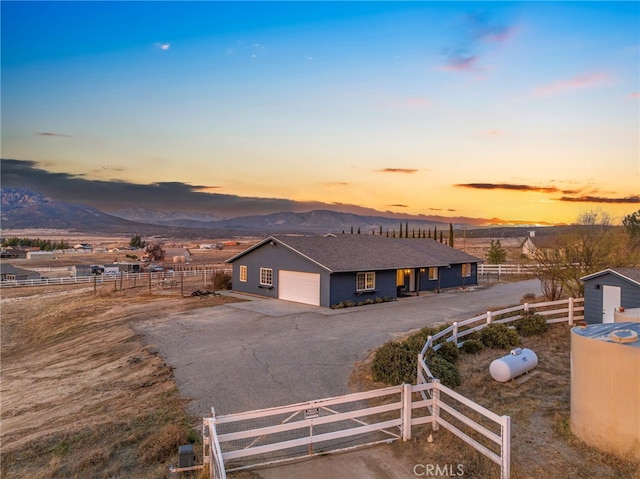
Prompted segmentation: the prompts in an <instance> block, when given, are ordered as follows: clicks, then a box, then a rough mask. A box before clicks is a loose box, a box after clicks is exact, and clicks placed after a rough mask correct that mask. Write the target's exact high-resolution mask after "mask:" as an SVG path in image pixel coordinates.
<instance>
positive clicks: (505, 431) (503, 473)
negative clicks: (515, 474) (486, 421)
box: [500, 416, 511, 479]
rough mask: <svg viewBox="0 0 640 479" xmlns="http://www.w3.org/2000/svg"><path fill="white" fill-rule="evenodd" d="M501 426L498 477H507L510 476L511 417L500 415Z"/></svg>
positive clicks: (507, 478)
mask: <svg viewBox="0 0 640 479" xmlns="http://www.w3.org/2000/svg"><path fill="white" fill-rule="evenodd" d="M501 426H502V427H501V428H500V429H501V436H502V445H501V447H500V449H501V451H500V456H501V458H502V464H501V467H500V479H509V478H510V477H511V418H510V417H509V416H502V424H501Z"/></svg>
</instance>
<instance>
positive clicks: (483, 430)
mask: <svg viewBox="0 0 640 479" xmlns="http://www.w3.org/2000/svg"><path fill="white" fill-rule="evenodd" d="M425 391H428V392H429V395H430V398H429V399H424V398H422V397H421V396H420V395H418V394H416V393H424V392H425ZM445 398H447V400H445ZM454 403H455V404H458V408H459V405H463V406H466V407H468V408H470V409H471V410H472V411H474V412H476V413H478V414H481V415H483V416H484V417H485V418H488V419H489V420H491V421H493V422H494V423H495V424H497V428H498V429H499V430H498V431H497V432H496V431H492V430H490V429H489V428H488V427H485V426H483V425H480V424H478V423H477V422H475V421H473V420H472V419H470V418H469V417H468V416H467V415H465V414H463V413H462V412H460V411H458V410H457V408H456V406H454ZM449 416H450V417H453V418H455V419H458V420H459V421H462V422H463V423H464V424H466V425H468V426H470V427H471V428H473V430H475V431H476V432H478V433H479V434H481V435H483V436H485V437H488V438H489V439H490V440H491V441H492V442H493V443H494V444H496V446H495V447H494V448H493V449H494V450H492V449H489V448H486V451H487V453H488V454H490V457H491V458H492V459H493V460H494V461H497V462H498V463H499V464H500V463H501V462H503V461H504V460H505V457H507V456H505V452H504V447H503V446H502V445H503V444H505V442H506V443H508V442H509V439H508V435H509V433H510V431H509V417H508V416H498V415H497V414H495V413H493V412H491V411H490V410H488V409H486V408H484V407H482V406H480V405H479V404H476V403H474V402H473V401H471V400H469V399H467V398H465V397H464V396H462V395H460V394H458V393H456V392H455V391H453V390H452V389H449V388H448V387H446V386H444V385H442V384H441V383H440V381H438V380H437V379H436V380H434V381H432V382H429V383H424V384H418V385H415V386H412V385H410V384H402V385H399V386H392V387H388V388H383V389H376V390H373V391H366V392H361V393H353V394H347V395H344V396H338V397H333V398H327V399H320V400H316V401H308V402H304V403H298V404H292V405H288V406H282V407H274V408H268V409H260V410H255V411H249V412H244V413H239V414H229V415H224V416H216V415H215V412H214V411H213V410H212V417H211V418H204V425H205V439H204V441H203V444H204V451H205V457H206V458H205V461H204V462H205V463H208V464H209V466H210V468H209V475H210V477H211V478H212V479H221V478H222V479H224V478H226V472H230V471H236V470H240V469H247V468H251V467H256V466H265V465H271V464H275V463H280V462H285V461H291V460H295V459H299V458H301V457H305V456H315V455H318V454H328V453H335V452H339V451H345V450H350V449H354V448H359V447H364V446H370V445H373V444H378V443H389V442H393V441H396V440H398V439H402V440H405V441H406V440H408V439H410V438H411V434H412V428H413V427H416V426H419V425H423V424H431V425H432V427H433V428H434V430H435V429H438V427H439V426H443V427H444V428H446V429H448V430H450V431H451V432H452V433H453V434H455V435H457V436H458V437H461V434H462V435H463V436H462V437H465V436H464V433H462V432H461V431H460V429H458V428H457V427H456V426H454V424H453V422H454V421H452V420H451V419H450V417H449ZM265 424H267V425H265ZM494 429H496V427H494ZM471 440H472V441H474V440H473V439H471ZM347 444H348V446H347ZM478 447H484V446H482V445H481V444H479V443H478ZM496 448H497V449H496ZM507 452H508V448H507ZM225 465H226V467H225Z"/></svg>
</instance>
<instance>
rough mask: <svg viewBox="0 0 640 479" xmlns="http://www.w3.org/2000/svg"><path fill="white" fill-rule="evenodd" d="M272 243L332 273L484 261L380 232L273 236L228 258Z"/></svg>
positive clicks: (430, 243) (434, 243)
mask: <svg viewBox="0 0 640 479" xmlns="http://www.w3.org/2000/svg"><path fill="white" fill-rule="evenodd" d="M271 242H273V245H274V246H276V247H277V245H281V246H283V247H285V248H289V249H290V250H292V251H294V252H296V253H297V254H299V255H301V256H303V257H305V258H307V259H308V260H309V261H311V262H313V263H316V264H317V265H319V266H320V267H322V268H324V269H326V270H327V271H329V272H332V273H336V272H347V271H364V270H370V271H375V270H387V269H404V268H424V267H435V266H448V265H449V264H452V263H465V262H468V263H477V262H479V261H482V260H481V259H479V258H476V257H475V256H471V255H469V254H467V253H464V252H462V251H459V250H456V249H455V248H451V247H449V246H447V245H443V244H441V243H439V242H437V241H434V240H431V239H424V238H421V239H417V238H416V239H413V238H402V239H400V238H387V237H386V236H381V235H350V234H349V235H347V234H342V235H330V236H270V237H269V238H266V239H264V240H262V241H261V242H259V243H257V244H256V245H254V246H252V247H251V248H248V249H246V250H245V251H243V252H241V253H239V254H237V255H235V256H233V257H232V258H229V259H228V260H227V261H226V262H227V263H232V262H233V261H235V260H237V259H238V258H240V257H242V256H244V255H245V254H247V253H249V252H250V251H253V250H255V249H257V248H259V247H261V246H263V245H266V244H268V243H271Z"/></svg>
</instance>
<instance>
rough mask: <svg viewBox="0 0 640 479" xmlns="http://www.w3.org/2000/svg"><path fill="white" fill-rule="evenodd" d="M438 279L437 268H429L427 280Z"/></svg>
mask: <svg viewBox="0 0 640 479" xmlns="http://www.w3.org/2000/svg"><path fill="white" fill-rule="evenodd" d="M436 279H438V268H429V281H435V280H436Z"/></svg>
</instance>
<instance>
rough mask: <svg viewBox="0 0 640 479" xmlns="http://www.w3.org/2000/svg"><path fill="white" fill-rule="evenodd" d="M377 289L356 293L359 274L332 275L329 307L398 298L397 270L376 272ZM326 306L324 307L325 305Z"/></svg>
mask: <svg viewBox="0 0 640 479" xmlns="http://www.w3.org/2000/svg"><path fill="white" fill-rule="evenodd" d="M375 273H376V289H375V291H371V292H362V293H358V292H356V275H357V272H349V273H334V274H332V275H331V303H330V304H329V306H333V305H334V304H338V303H340V302H343V301H353V302H354V303H356V304H357V303H359V302H360V301H366V300H367V299H375V298H393V299H395V298H396V296H397V288H396V270H395V269H393V270H384V271H376V272H375ZM323 306H324V305H323Z"/></svg>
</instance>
